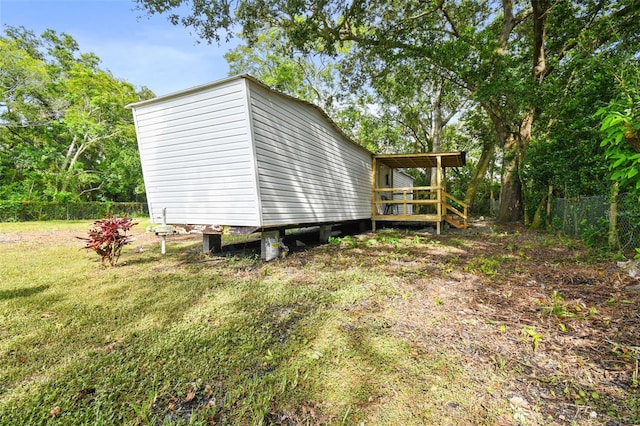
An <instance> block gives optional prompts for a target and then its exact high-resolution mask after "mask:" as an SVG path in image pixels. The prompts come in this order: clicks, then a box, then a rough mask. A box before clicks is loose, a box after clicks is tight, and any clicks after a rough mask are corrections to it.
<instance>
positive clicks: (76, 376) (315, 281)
mask: <svg viewBox="0 0 640 426" xmlns="http://www.w3.org/2000/svg"><path fill="white" fill-rule="evenodd" d="M88 225H89V223H88V222H73V223H66V222H65V223H61V222H48V223H35V224H34V223H31V224H0V259H2V262H1V263H0V276H1V277H2V281H1V282H0V359H2V363H0V424H7V425H9V424H11V425H13V424H21V425H23V424H24V425H28V424H38V425H40V424H74V425H76V424H91V425H94V424H131V425H137V424H282V425H294V424H346V425H351V424H354V425H355V424H380V425H385V424H386V425H397V424H438V425H460V424H479V425H482V424H486V425H494V424H505V425H506V424H529V425H536V424H539V425H542V424H551V425H565V424H567V425H569V424H581V425H601V424H602V425H604V424H607V425H615V424H633V423H638V422H640V414H639V411H638V410H639V409H640V393H639V391H638V373H637V371H638V370H637V368H638V367H637V362H638V357H639V355H640V354H639V353H638V351H639V350H638V347H637V343H636V342H637V340H636V336H637V331H638V328H637V324H638V321H639V319H638V318H639V317H638V313H639V308H638V301H639V297H638V294H639V293H640V289H638V283H637V281H632V279H630V278H625V277H623V276H621V275H619V274H616V273H615V270H614V269H612V268H614V266H613V265H614V264H613V263H606V262H601V263H593V262H591V263H589V264H585V263H584V262H583V259H584V258H587V257H589V255H588V251H586V249H584V248H582V247H580V246H579V244H578V243H574V244H571V245H568V244H566V241H559V240H557V239H555V238H554V237H552V236H549V235H539V234H532V233H530V232H528V231H527V230H525V229H516V230H513V229H512V230H508V229H497V228H495V229H493V230H490V229H471V230H469V231H466V232H462V233H460V232H458V233H453V232H451V233H450V234H448V235H443V236H433V235H430V234H428V233H425V232H415V231H399V230H384V231H382V232H378V233H375V234H373V233H368V234H362V235H353V236H343V237H340V238H334V239H332V240H331V244H328V245H323V246H315V247H308V248H307V249H306V250H294V251H293V252H292V253H291V254H290V255H289V256H288V257H286V258H284V259H279V260H277V261H274V262H271V263H262V262H260V261H258V260H257V258H256V256H255V255H246V254H239V253H238V252H231V253H228V254H227V255H226V256H224V257H211V258H209V257H205V256H203V255H201V254H200V253H199V251H200V247H201V241H200V237H198V236H188V237H176V238H173V239H170V240H169V244H168V245H167V255H166V256H161V255H160V254H159V253H158V252H159V250H158V240H157V239H155V238H152V237H149V236H145V235H142V234H140V235H138V238H139V239H138V241H137V242H136V243H134V244H133V245H132V246H126V247H125V248H124V250H123V255H122V257H121V259H120V264H121V266H118V267H114V268H110V269H104V268H101V267H100V264H99V262H97V261H96V257H95V254H93V253H87V252H85V251H84V250H82V249H81V247H82V242H81V241H78V240H76V239H75V238H74V236H75V235H81V234H82V233H83V232H84V231H85V230H86V229H87V228H88ZM145 225H146V224H144V223H143V224H141V225H139V226H138V227H136V228H137V229H136V228H134V231H137V232H138V233H140V232H141V231H144V226H145ZM228 242H232V243H233V244H239V245H241V244H242V242H241V241H240V242H239V241H238V240H233V241H228ZM136 246H137V247H136ZM612 271H613V272H612Z"/></svg>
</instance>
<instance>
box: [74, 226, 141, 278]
mask: <svg viewBox="0 0 640 426" xmlns="http://www.w3.org/2000/svg"><path fill="white" fill-rule="evenodd" d="M137 224H138V223H137V222H134V221H133V219H132V218H130V217H127V216H126V215H125V216H124V217H117V216H109V217H108V218H105V219H101V220H96V221H95V222H93V224H92V225H91V228H90V229H89V236H88V237H86V238H84V237H78V238H79V239H81V240H83V241H86V242H87V244H86V245H85V246H84V248H86V249H91V250H93V251H95V252H96V253H98V255H99V256H100V260H101V262H102V265H103V266H107V264H108V265H109V266H114V265H115V264H116V263H117V262H118V258H119V257H120V252H121V251H122V247H124V246H125V245H126V244H128V243H130V242H131V241H133V239H131V238H130V237H129V236H127V235H126V233H127V231H129V230H130V229H131V227H132V226H133V225H137Z"/></svg>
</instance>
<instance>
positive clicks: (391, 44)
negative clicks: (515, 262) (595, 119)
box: [138, 0, 640, 221]
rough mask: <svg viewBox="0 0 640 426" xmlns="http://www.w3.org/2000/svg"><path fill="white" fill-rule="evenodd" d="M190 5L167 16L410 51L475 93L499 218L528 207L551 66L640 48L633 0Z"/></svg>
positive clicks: (331, 48)
mask: <svg viewBox="0 0 640 426" xmlns="http://www.w3.org/2000/svg"><path fill="white" fill-rule="evenodd" d="M138 3H139V4H140V5H141V6H142V7H143V8H145V9H146V10H147V11H148V12H149V13H164V12H169V11H171V10H173V9H174V8H177V7H179V6H183V5H184V4H187V3H189V2H187V1H180V0H138ZM190 6H191V10H190V13H189V14H188V15H187V16H182V17H180V16H178V15H176V14H172V15H171V21H172V22H173V23H174V24H177V23H182V24H184V25H187V26H191V27H193V28H194V29H195V31H196V33H197V34H198V35H199V36H200V37H202V38H204V39H205V40H208V41H213V40H220V39H221V37H224V36H225V35H228V31H229V29H231V28H232V26H233V25H238V24H239V25H241V26H242V28H243V31H244V34H245V36H246V37H248V38H249V39H250V40H253V39H255V37H256V35H257V34H259V32H260V30H261V29H262V28H264V27H265V25H268V26H274V25H277V26H279V27H280V28H282V29H283V30H284V31H285V33H286V35H287V39H288V40H289V41H290V42H291V43H292V44H293V45H294V46H297V47H298V48H300V49H301V50H303V51H304V50H305V49H307V50H311V49H314V50H321V51H322V52H324V53H326V54H335V52H336V51H337V49H338V48H340V46H342V45H344V44H345V43H352V44H353V45H354V46H355V47H354V48H353V49H352V50H351V52H352V54H353V55H357V56H359V58H361V59H360V60H361V61H363V62H365V61H367V62H369V63H380V64H393V65H396V64H401V63H403V61H405V60H407V59H408V60H410V61H414V62H415V64H414V65H412V66H413V67H415V66H416V65H418V66H419V64H423V65H424V68H429V69H433V70H434V71H435V72H436V73H438V74H439V75H441V76H442V77H445V78H446V79H447V80H449V81H451V82H453V83H454V84H457V85H458V86H460V87H461V88H463V89H465V90H467V91H469V92H470V93H471V94H472V95H473V98H474V99H475V100H476V101H477V102H478V103H479V104H480V105H482V107H483V108H484V110H485V111H486V113H487V114H488V116H489V117H490V119H491V122H492V123H493V126H494V129H495V131H496V134H497V135H498V137H499V140H500V145H501V148H502V154H503V173H502V176H503V178H502V188H501V211H500V214H499V219H500V220H501V221H511V220H517V219H518V218H520V216H521V214H522V210H523V206H522V178H521V166H522V161H523V158H524V155H525V153H526V152H527V149H528V147H529V143H530V141H531V138H532V131H533V124H534V121H535V119H536V117H537V115H538V114H540V112H541V111H542V109H543V107H544V105H543V104H541V103H540V102H539V94H540V91H541V90H542V88H544V85H545V81H546V80H547V77H548V76H549V74H551V73H553V72H554V70H556V69H558V68H561V67H563V66H564V65H565V63H566V62H568V61H571V59H572V56H571V54H570V53H571V52H572V51H575V50H582V51H586V52H592V53H594V52H597V51H602V50H605V49H608V48H610V47H611V46H615V45H616V44H617V43H618V42H619V41H620V40H624V41H625V43H629V42H630V43H631V44H633V45H634V46H636V48H637V43H638V34H637V32H636V31H635V28H636V26H635V24H634V22H637V20H638V15H639V14H640V8H638V7H637V6H638V5H637V0H628V1H601V2H592V1H580V2H569V1H559V2H551V1H548V0H532V1H531V2H530V3H529V4H528V5H527V4H526V3H524V2H513V1H512V0H502V1H501V2H495V1H493V2H481V1H465V2H446V1H443V0H438V1H426V2H425V1H409V2H400V3H397V2H389V1H381V0H380V1H374V2H367V3H363V2H360V1H358V0H352V1H346V2H345V1H342V0H340V1H338V0H328V1H322V2H312V3H305V2H293V1H285V0H271V1H266V2H265V1H256V0H242V1H239V2H238V4H237V7H236V9H235V10H232V9H231V8H230V7H229V4H228V2H226V1H225V0H208V1H198V2H193V3H191V4H190ZM414 69H415V68H414ZM351 77H355V78H358V77H357V76H356V75H354V74H352V75H351ZM371 77H372V78H373V77H375V76H371Z"/></svg>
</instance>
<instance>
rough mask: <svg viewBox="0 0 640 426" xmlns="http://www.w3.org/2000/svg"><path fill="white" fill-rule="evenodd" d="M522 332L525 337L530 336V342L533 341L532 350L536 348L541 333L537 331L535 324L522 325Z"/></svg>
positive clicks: (540, 338)
mask: <svg viewBox="0 0 640 426" xmlns="http://www.w3.org/2000/svg"><path fill="white" fill-rule="evenodd" d="M522 334H523V335H525V337H529V338H531V342H532V343H533V350H534V351H535V350H537V349H538V346H539V344H540V340H542V335H541V334H540V333H538V332H537V330H536V327H535V326H524V327H522Z"/></svg>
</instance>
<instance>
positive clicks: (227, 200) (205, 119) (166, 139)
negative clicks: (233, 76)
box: [134, 79, 260, 226]
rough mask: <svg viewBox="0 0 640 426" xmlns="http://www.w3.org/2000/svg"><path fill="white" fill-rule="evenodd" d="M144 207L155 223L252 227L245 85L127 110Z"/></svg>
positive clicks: (255, 219) (254, 208) (254, 204)
mask: <svg viewBox="0 0 640 426" xmlns="http://www.w3.org/2000/svg"><path fill="white" fill-rule="evenodd" d="M134 117H135V122H136V131H137V135H138V144H139V147H140V158H141V162H142V169H143V175H144V180H145V186H146V190H147V200H148V203H149V211H150V215H151V217H152V219H153V220H154V221H155V222H158V219H157V218H158V217H160V216H161V215H162V209H163V208H166V209H167V222H168V223H176V224H206V225H212V224H213V225H231V226H259V225H260V220H259V214H258V201H257V188H256V179H255V165H254V159H253V149H252V146H251V135H250V132H249V126H248V117H247V108H246V85H245V80H244V79H237V80H232V81H227V82H225V83H223V84H220V85H210V86H208V87H204V88H202V89H201V90H198V91H192V92H185V93H184V94H177V95H175V96H169V97H167V98H166V99H162V100H159V101H158V102H153V101H152V102H149V103H142V104H141V105H140V106H134Z"/></svg>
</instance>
